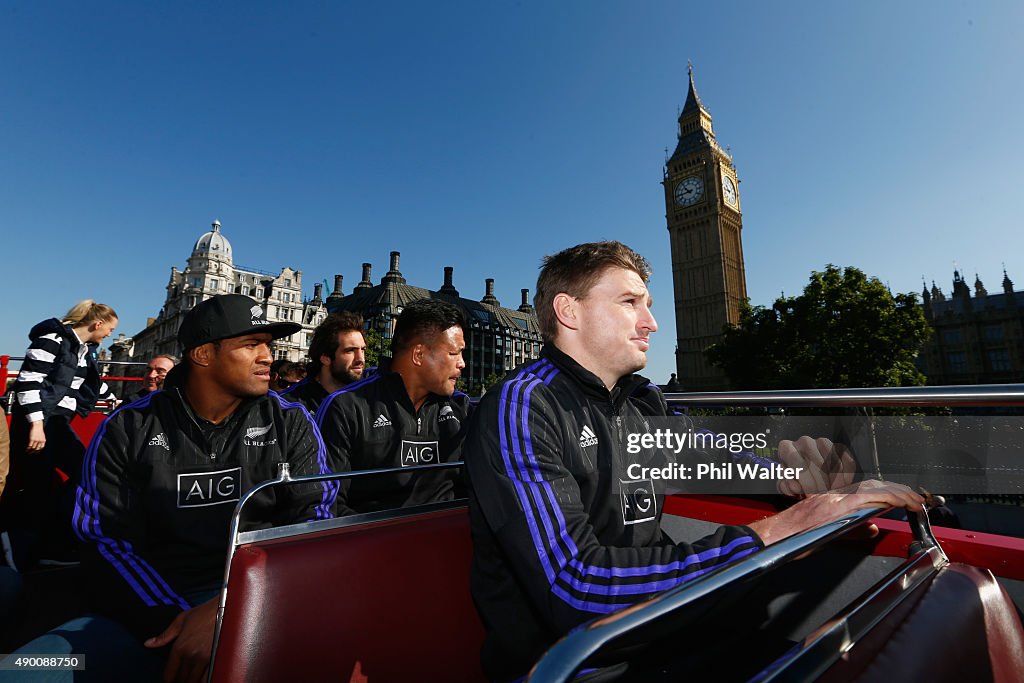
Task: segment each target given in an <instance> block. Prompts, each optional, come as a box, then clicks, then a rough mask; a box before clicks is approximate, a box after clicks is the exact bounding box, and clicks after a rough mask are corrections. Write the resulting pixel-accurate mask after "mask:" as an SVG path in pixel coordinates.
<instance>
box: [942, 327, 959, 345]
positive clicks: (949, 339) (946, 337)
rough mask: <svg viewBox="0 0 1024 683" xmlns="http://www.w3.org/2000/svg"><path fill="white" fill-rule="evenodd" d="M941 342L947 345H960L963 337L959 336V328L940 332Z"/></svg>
mask: <svg viewBox="0 0 1024 683" xmlns="http://www.w3.org/2000/svg"><path fill="white" fill-rule="evenodd" d="M942 341H944V342H945V343H947V344H960V343H961V342H962V341H963V337H962V336H961V335H960V328H955V329H952V330H943V331H942Z"/></svg>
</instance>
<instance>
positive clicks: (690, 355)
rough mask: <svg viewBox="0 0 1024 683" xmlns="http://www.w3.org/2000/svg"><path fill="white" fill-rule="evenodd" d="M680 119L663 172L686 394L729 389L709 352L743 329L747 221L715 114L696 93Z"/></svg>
mask: <svg viewBox="0 0 1024 683" xmlns="http://www.w3.org/2000/svg"><path fill="white" fill-rule="evenodd" d="M689 71H690V89H689V92H687V94H686V104H685V105H683V111H682V113H680V114H679V132H678V135H679V141H678V143H677V144H676V149H675V152H674V153H673V154H672V156H671V157H670V158H669V160H668V161H667V162H666V164H665V172H664V176H665V179H664V181H663V184H664V186H665V219H666V221H667V222H668V234H669V240H670V242H671V245H672V280H673V283H674V287H675V304H676V369H677V372H678V375H679V382H680V384H682V386H683V388H684V389H686V390H687V391H713V390H718V389H727V388H728V381H727V379H726V377H725V373H724V372H722V371H721V370H720V369H719V368H715V367H712V366H711V365H710V364H709V363H708V361H707V359H706V358H705V357H704V349H706V348H707V347H708V346H710V345H712V344H714V343H715V342H717V341H719V340H720V339H721V337H722V328H723V327H724V326H725V325H727V324H728V325H735V324H737V323H738V322H739V308H740V303H741V302H742V301H743V300H744V299H746V297H747V281H746V275H745V273H744V270H743V242H742V240H741V238H740V232H741V231H742V229H743V216H742V214H741V212H740V195H739V181H738V179H737V177H736V167H735V166H733V163H732V157H731V156H730V155H729V154H728V153H727V152H726V151H725V150H723V149H722V148H721V147H720V146H719V144H718V141H717V140H716V139H715V132H714V130H713V129H712V127H711V114H709V113H708V110H707V109H705V108H704V105H703V103H702V102H701V101H700V98H699V97H698V96H697V89H696V88H695V87H694V85H693V67H692V66H691V67H690V70H689Z"/></svg>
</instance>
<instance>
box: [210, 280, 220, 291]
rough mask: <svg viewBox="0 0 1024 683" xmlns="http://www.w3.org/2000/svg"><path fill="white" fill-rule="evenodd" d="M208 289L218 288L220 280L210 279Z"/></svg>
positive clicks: (215, 289)
mask: <svg viewBox="0 0 1024 683" xmlns="http://www.w3.org/2000/svg"><path fill="white" fill-rule="evenodd" d="M210 289H212V290H213V291H215V292H216V291H217V290H218V289H220V280H210Z"/></svg>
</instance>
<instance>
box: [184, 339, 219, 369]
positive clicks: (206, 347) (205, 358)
mask: <svg viewBox="0 0 1024 683" xmlns="http://www.w3.org/2000/svg"><path fill="white" fill-rule="evenodd" d="M188 357H189V359H190V360H191V361H192V364H193V365H199V366H201V367H204V368H206V367H209V366H210V364H211V363H213V344H211V343H207V344H200V345H199V346H197V347H195V348H194V349H190V350H189V352H188Z"/></svg>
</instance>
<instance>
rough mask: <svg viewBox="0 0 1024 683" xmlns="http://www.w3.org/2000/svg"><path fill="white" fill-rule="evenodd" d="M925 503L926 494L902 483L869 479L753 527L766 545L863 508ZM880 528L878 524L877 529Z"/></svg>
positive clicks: (914, 506) (811, 499) (820, 495)
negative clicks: (919, 493)
mask: <svg viewBox="0 0 1024 683" xmlns="http://www.w3.org/2000/svg"><path fill="white" fill-rule="evenodd" d="M923 504H924V498H922V497H921V496H920V495H918V494H916V493H914V492H913V491H912V490H911V489H909V488H907V487H906V486H903V485H902V484H896V483H893V482H884V481H878V480H877V479H869V480H867V481H862V482H858V483H856V484H850V485H849V486H846V487H843V488H841V489H838V490H836V491H830V492H829V493H815V494H812V495H809V496H807V497H806V498H804V499H803V500H801V501H800V502H799V503H797V504H796V505H794V506H792V507H791V508H788V509H786V510H783V511H782V512H779V513H777V514H774V515H772V516H771V517H768V518H767V519H762V520H761V521H759V522H754V523H753V524H751V525H750V528H751V529H753V530H754V531H755V532H757V535H758V536H760V537H761V540H762V541H764V544H765V545H771V544H772V543H776V542H778V541H781V540H782V539H784V538H788V537H789V536H792V535H793V534H798V533H800V532H801V531H807V530H808V529H813V528H814V527H816V526H820V525H822V524H825V523H826V522H831V521H833V520H836V519H839V518H840V517H843V516H845V515H848V514H849V513H851V512H853V511H854V510H857V509H859V508H866V507H885V506H891V507H902V508H906V509H908V510H911V511H918V510H921V509H923ZM877 531H878V530H877V528H875V530H874V533H877Z"/></svg>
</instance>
